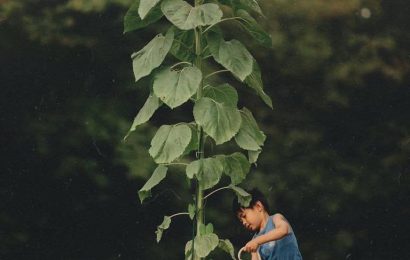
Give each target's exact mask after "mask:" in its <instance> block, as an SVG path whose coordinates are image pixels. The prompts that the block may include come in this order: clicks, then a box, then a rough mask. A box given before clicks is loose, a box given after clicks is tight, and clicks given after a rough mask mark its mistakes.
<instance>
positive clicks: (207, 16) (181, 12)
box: [161, 0, 223, 30]
mask: <svg viewBox="0 0 410 260" xmlns="http://www.w3.org/2000/svg"><path fill="white" fill-rule="evenodd" d="M161 9H162V12H163V13H164V15H165V16H166V17H167V19H168V20H169V21H170V22H171V23H173V24H174V25H175V26H176V27H178V28H179V29H181V30H191V29H194V28H196V27H198V26H204V25H211V24H215V23H217V22H219V21H220V20H221V18H222V15H223V13H222V10H221V9H220V8H219V6H218V5H217V4H202V5H199V6H196V7H193V6H191V5H190V4H189V3H187V2H185V1H183V0H165V1H164V2H162V4H161Z"/></svg>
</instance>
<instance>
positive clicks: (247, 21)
mask: <svg viewBox="0 0 410 260" xmlns="http://www.w3.org/2000/svg"><path fill="white" fill-rule="evenodd" d="M236 15H237V16H239V17H241V18H242V19H243V20H239V21H240V23H241V24H242V25H243V27H244V28H245V29H246V30H247V31H248V32H249V34H250V35H251V36H252V37H253V38H254V39H255V40H256V41H257V42H258V43H259V44H261V45H262V46H265V47H268V48H270V47H272V38H271V36H270V35H269V34H268V33H267V32H265V31H264V30H263V29H262V27H261V26H260V25H259V24H258V22H257V21H256V20H255V19H253V17H252V16H251V15H250V14H249V13H248V12H246V11H245V10H242V9H240V10H238V11H237V12H236Z"/></svg>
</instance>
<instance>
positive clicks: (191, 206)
mask: <svg viewBox="0 0 410 260" xmlns="http://www.w3.org/2000/svg"><path fill="white" fill-rule="evenodd" d="M195 211H196V207H195V205H194V204H189V205H188V213H189V218H190V219H191V220H192V219H194V217H195Z"/></svg>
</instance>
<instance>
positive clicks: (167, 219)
mask: <svg viewBox="0 0 410 260" xmlns="http://www.w3.org/2000/svg"><path fill="white" fill-rule="evenodd" d="M170 224H171V218H170V217H169V216H164V220H163V221H162V223H161V225H159V226H158V227H157V231H155V234H157V243H159V241H161V238H162V233H163V232H164V230H166V229H168V228H169V225H170Z"/></svg>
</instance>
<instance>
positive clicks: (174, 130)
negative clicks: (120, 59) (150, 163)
mask: <svg viewBox="0 0 410 260" xmlns="http://www.w3.org/2000/svg"><path fill="white" fill-rule="evenodd" d="M222 10H224V11H225V14H224V12H223V11H222ZM228 14H229V15H228ZM253 15H259V16H262V15H263V14H262V11H261V8H260V6H259V4H258V2H257V1H256V0H218V1H216V0H213V1H206V0H195V1H191V3H189V2H186V1H184V0H135V1H134V3H133V5H132V6H131V7H130V9H129V10H128V12H127V14H126V15H125V19H124V27H125V30H124V32H130V31H133V30H136V29H140V28H143V27H146V26H148V25H150V24H153V23H155V22H157V21H159V20H160V19H161V18H162V17H163V16H165V18H166V20H168V22H170V26H169V28H168V29H167V31H166V32H165V33H164V34H158V35H157V36H155V37H154V39H152V40H151V41H150V42H149V43H148V44H147V45H146V46H145V47H144V48H142V49H141V50H139V51H138V52H136V53H134V54H132V56H131V58H132V65H133V71H134V75H135V81H138V80H140V79H141V78H143V77H146V76H151V77H152V78H153V81H152V86H150V95H149V96H148V98H147V100H146V102H145V104H144V105H143V107H142V108H141V109H140V111H139V112H138V114H137V116H136V117H135V119H134V122H133V124H132V126H131V129H130V130H129V132H128V134H127V136H128V135H129V134H130V133H131V132H132V131H134V130H135V129H136V127H137V126H139V125H141V124H143V123H145V122H147V121H148V120H149V119H150V118H151V116H152V115H153V114H154V113H155V111H156V110H157V109H158V108H159V107H160V106H162V105H164V104H165V105H166V106H168V107H169V108H171V109H173V108H176V107H178V106H180V105H182V104H184V103H185V102H193V103H194V106H193V121H192V122H179V123H176V124H174V125H162V126H161V127H160V128H159V129H158V131H157V132H156V134H155V136H154V137H153V139H152V141H151V147H150V148H149V154H150V155H151V156H152V158H153V159H154V161H155V162H156V163H157V164H158V167H157V168H156V169H155V171H154V172H153V174H152V176H151V177H150V178H149V180H148V181H147V182H146V184H145V185H144V186H143V187H142V188H141V189H140V190H139V192H138V195H139V197H140V200H141V202H142V201H144V199H146V198H147V197H149V196H150V195H151V190H152V188H154V187H155V186H156V185H157V184H158V183H160V182H161V181H162V180H163V179H164V178H165V177H166V174H167V172H168V168H169V167H171V166H172V165H175V164H178V165H184V166H185V171H186V176H187V178H188V179H190V180H191V181H192V182H193V183H195V185H196V194H194V196H193V197H194V198H195V199H194V201H193V202H191V203H189V205H188V206H187V208H188V210H187V212H181V213H176V214H173V215H170V216H165V217H164V220H163V222H162V223H161V224H160V225H159V226H158V228H157V231H156V235H157V241H158V242H159V241H160V240H161V237H162V233H163V231H164V230H165V229H167V228H169V226H170V224H171V220H172V218H173V217H176V216H178V215H183V214H186V215H189V217H190V218H191V220H192V221H194V223H195V225H196V228H195V230H194V233H195V235H194V236H193V239H192V240H191V241H188V242H187V244H186V247H185V256H186V258H187V259H203V258H205V257H206V256H207V255H208V254H209V253H210V252H211V251H213V250H214V249H215V248H216V247H218V246H219V247H220V248H222V249H223V250H225V251H227V252H228V253H229V254H230V255H231V257H232V258H233V259H235V256H234V249H233V246H232V244H231V242H229V240H226V239H225V240H223V239H219V238H218V236H217V235H216V234H215V233H214V232H213V226H212V224H211V223H205V221H204V201H205V200H206V199H207V198H208V197H209V196H210V195H212V194H214V193H215V192H216V191H219V190H222V189H231V190H232V191H233V192H235V194H236V195H237V196H238V199H239V202H240V203H242V204H243V205H244V206H247V205H248V204H249V202H250V199H251V198H250V195H249V194H248V193H246V192H245V191H244V190H243V189H241V188H240V187H238V186H237V185H238V184H240V183H241V182H242V181H243V180H244V179H245V177H246V175H247V174H248V172H249V169H250V166H251V164H252V163H256V161H257V159H258V156H259V154H260V152H261V150H262V146H263V144H264V141H265V138H266V137H265V135H264V134H263V132H262V131H261V130H260V129H259V127H258V125H257V123H256V121H255V119H254V117H253V115H252V113H251V111H250V110H249V109H247V108H245V107H244V108H242V109H238V108H237V103H238V93H237V91H236V89H235V88H234V87H232V86H231V85H229V84H226V83H225V84H215V83H214V82H215V81H213V80H212V78H213V76H215V75H216V74H219V73H225V72H227V73H230V74H231V75H232V76H233V77H234V78H235V79H237V80H238V81H240V82H242V83H243V84H244V85H245V86H247V87H250V88H252V89H254V90H255V92H256V93H257V94H258V95H259V96H260V97H261V99H262V100H263V101H264V102H265V103H266V104H267V105H268V106H269V107H271V108H272V101H271V99H270V98H269V97H268V96H267V95H266V94H265V92H264V91H263V83H262V79H261V72H260V69H259V66H258V64H257V62H256V61H255V59H254V58H253V57H252V55H251V53H250V52H249V51H248V50H247V49H246V47H245V46H244V45H243V44H242V43H241V42H240V41H238V40H236V39H232V40H229V41H227V40H225V39H224V36H223V31H222V29H221V28H220V27H219V26H220V24H221V23H222V22H224V21H228V20H232V21H236V22H238V24H239V25H240V26H241V27H243V28H244V30H246V31H247V32H248V33H249V34H250V35H251V36H252V37H253V39H254V40H255V41H256V42H258V43H260V44H262V45H264V46H271V44H272V41H271V38H270V36H269V34H267V33H266V32H265V31H264V30H263V29H262V28H261V26H260V25H258V23H257V21H256V20H255V19H254V18H253ZM172 56H173V58H172ZM167 57H168V58H169V59H168V60H169V61H168V62H167V64H170V65H166V64H164V60H165V58H167ZM210 58H212V59H210ZM215 67H222V68H221V69H214V70H213V68H215ZM205 72H208V74H207V75H205ZM190 120H192V119H190ZM127 136H126V137H127ZM231 139H234V140H235V142H236V144H237V145H238V146H239V147H240V148H241V149H242V150H244V151H247V155H248V156H245V155H244V154H243V153H241V152H235V153H233V154H218V155H212V156H207V154H206V152H207V151H206V150H205V142H207V141H209V142H214V143H215V144H216V145H221V144H224V143H226V142H228V141H229V140H231ZM192 155H194V156H195V157H194V156H192ZM190 156H191V157H190ZM183 157H187V158H188V161H189V162H190V163H188V164H187V163H184V162H186V160H183ZM190 158H192V159H190ZM223 175H226V176H228V177H229V178H230V182H231V184H230V185H229V186H226V187H220V188H214V187H215V186H216V185H217V184H218V183H219V181H220V179H221V178H222V177H223ZM205 192H206V193H207V194H206V195H205Z"/></svg>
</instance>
